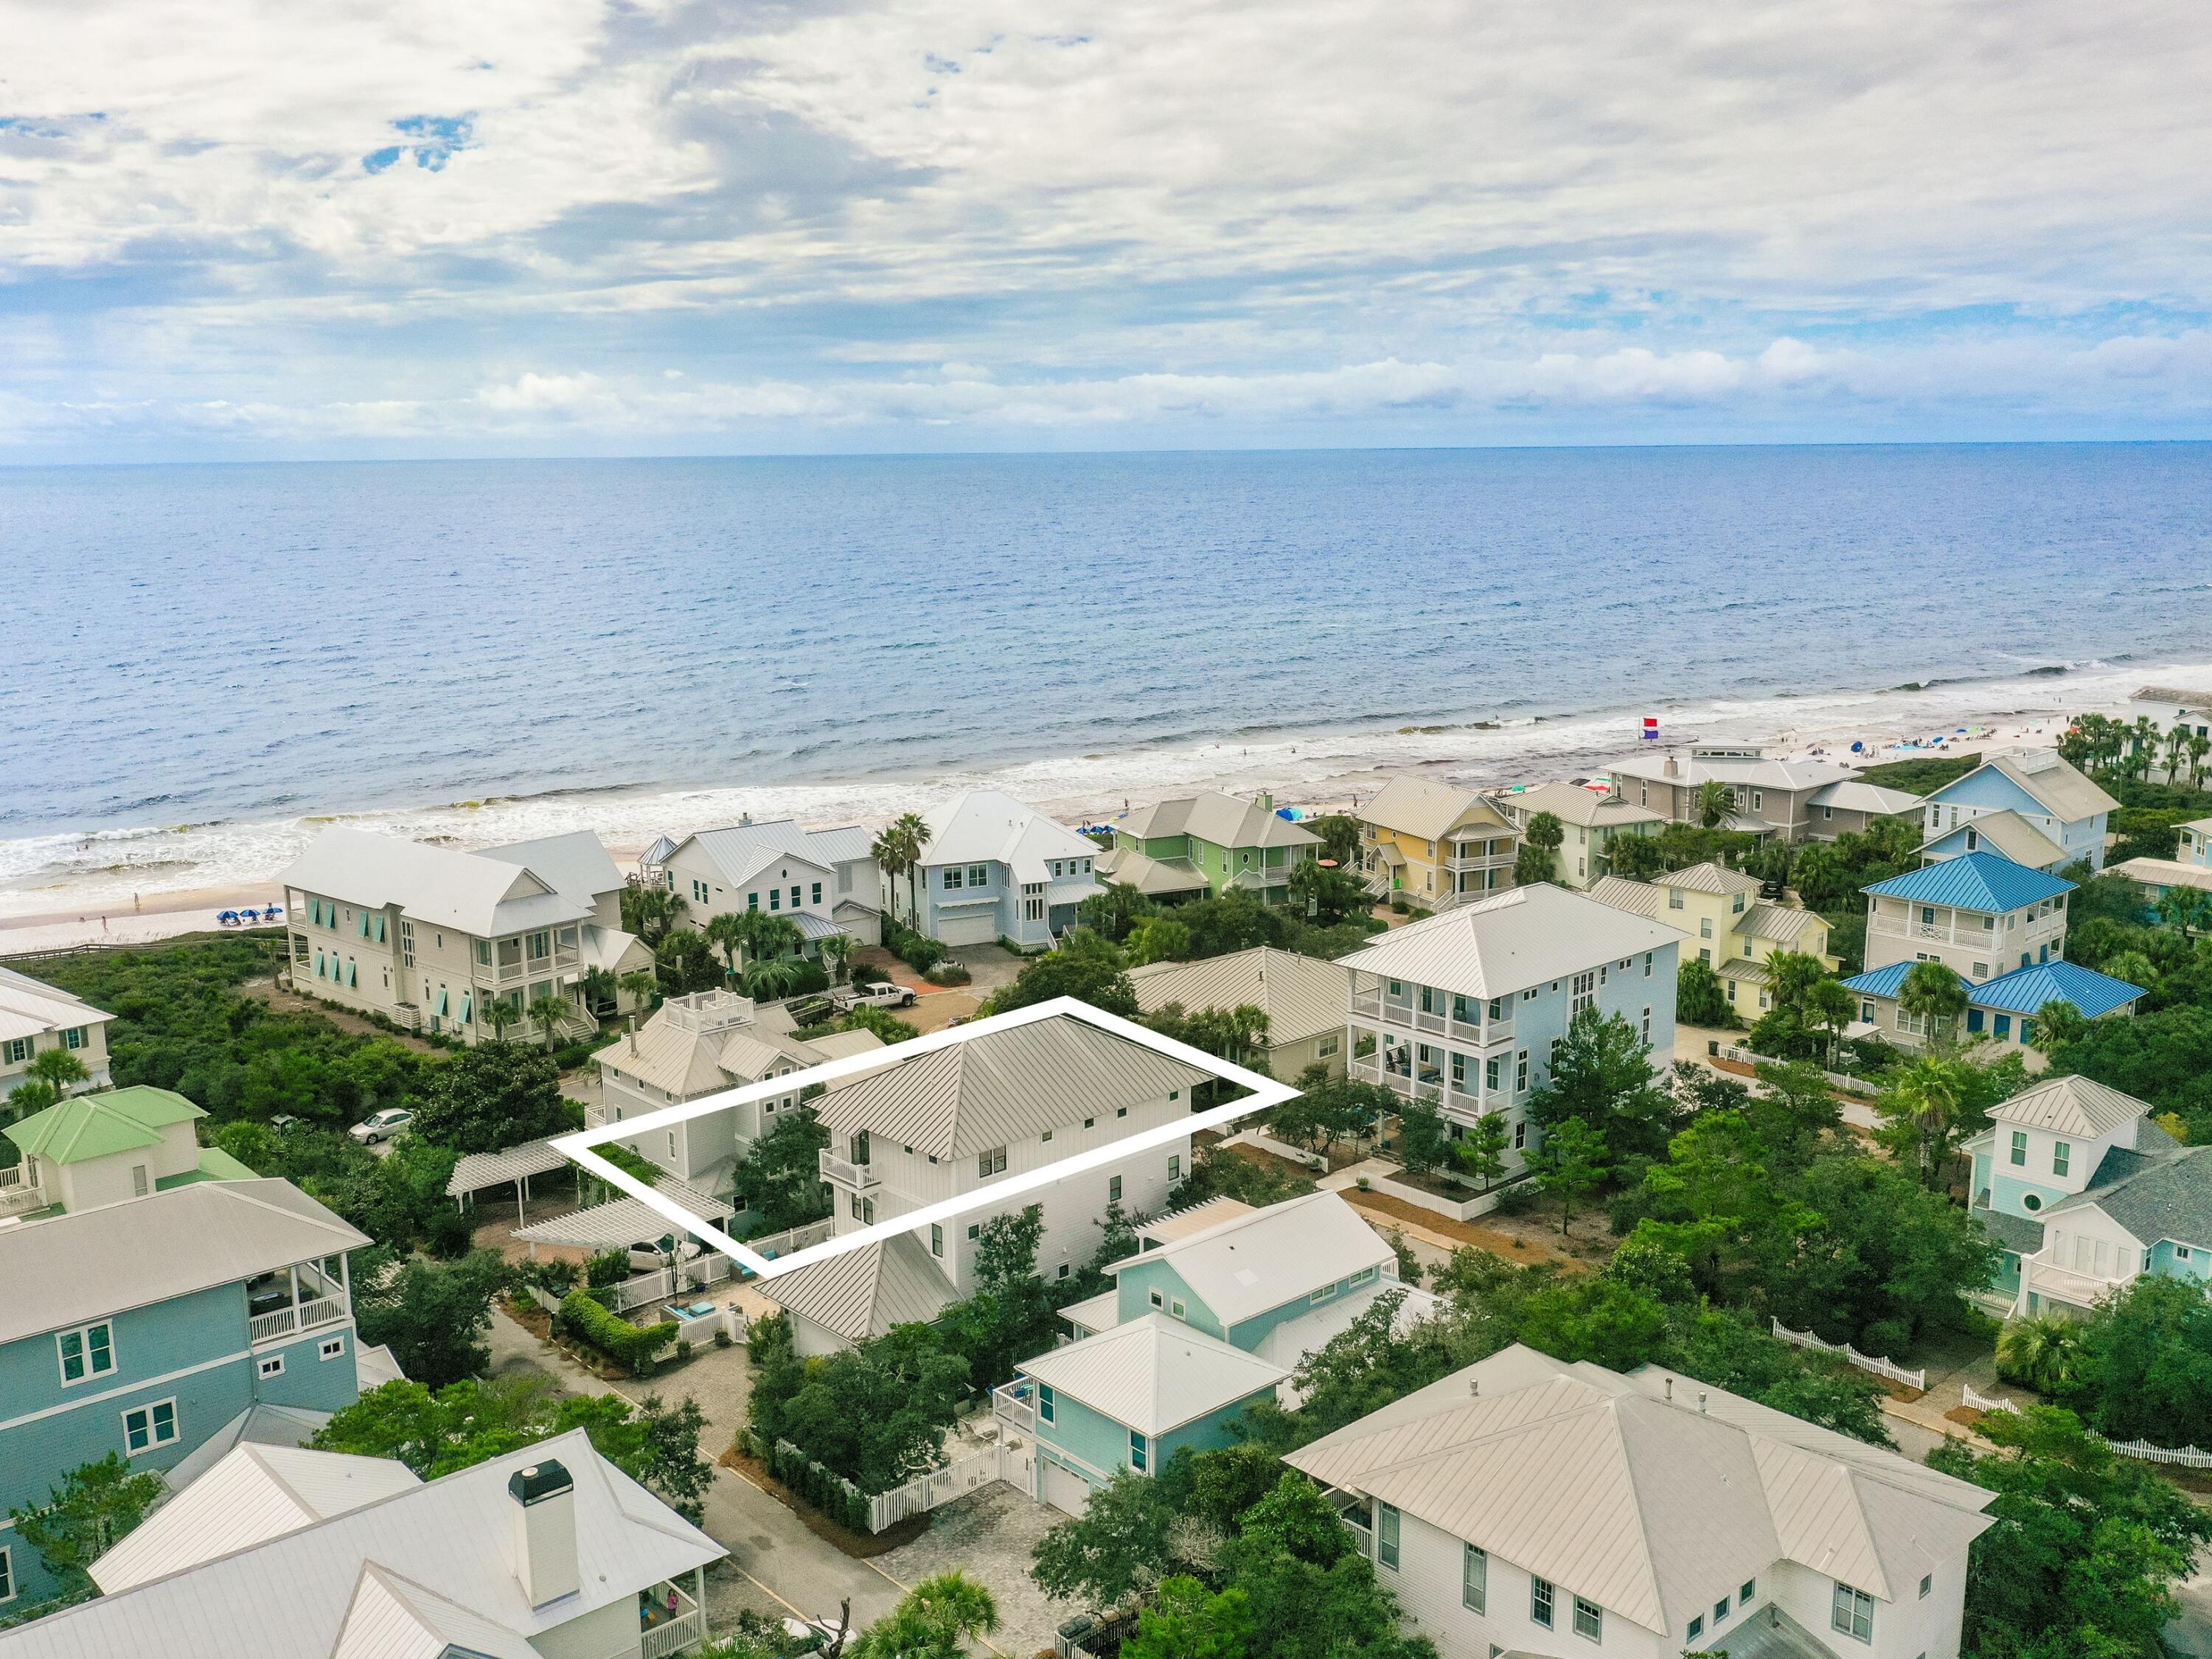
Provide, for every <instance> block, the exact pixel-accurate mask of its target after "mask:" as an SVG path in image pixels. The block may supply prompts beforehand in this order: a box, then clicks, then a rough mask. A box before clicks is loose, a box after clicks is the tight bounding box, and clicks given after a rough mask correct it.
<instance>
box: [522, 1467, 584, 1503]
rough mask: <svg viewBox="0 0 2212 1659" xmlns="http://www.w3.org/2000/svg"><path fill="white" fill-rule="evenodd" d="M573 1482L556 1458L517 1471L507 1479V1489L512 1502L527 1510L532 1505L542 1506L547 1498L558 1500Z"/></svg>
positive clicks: (571, 1486)
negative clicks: (512, 1499)
mask: <svg viewBox="0 0 2212 1659" xmlns="http://www.w3.org/2000/svg"><path fill="white" fill-rule="evenodd" d="M575 1484H576V1483H575V1482H574V1480H570V1479H569V1478H568V1470H567V1469H566V1468H563V1467H562V1463H561V1460H560V1459H559V1458H557V1457H549V1458H547V1459H545V1461H544V1462H541V1463H532V1465H531V1466H530V1467H529V1468H523V1469H517V1470H516V1471H515V1472H514V1473H513V1474H511V1475H509V1476H508V1477H507V1491H508V1492H510V1493H511V1494H513V1498H514V1501H515V1502H516V1503H518V1504H521V1505H522V1506H523V1507H524V1508H525V1509H528V1508H529V1507H530V1506H531V1505H532V1504H542V1503H544V1501H545V1500H546V1499H547V1498H558V1497H559V1496H560V1495H561V1494H562V1492H568V1491H569V1490H571V1489H572V1488H573V1487H574V1486H575Z"/></svg>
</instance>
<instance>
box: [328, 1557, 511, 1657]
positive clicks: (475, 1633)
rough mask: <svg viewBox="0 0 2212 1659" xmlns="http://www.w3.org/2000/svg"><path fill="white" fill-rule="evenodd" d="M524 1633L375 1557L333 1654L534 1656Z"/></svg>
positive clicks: (358, 1587) (358, 1585)
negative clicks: (473, 1610)
mask: <svg viewBox="0 0 2212 1659" xmlns="http://www.w3.org/2000/svg"><path fill="white" fill-rule="evenodd" d="M537 1652H538V1650H537V1649H535V1648H533V1647H532V1646H531V1645H530V1644H529V1643H528V1642H527V1641H526V1640H525V1639H524V1638H522V1637H521V1636H520V1635H519V1634H518V1633H517V1632H513V1631H511V1630H501V1628H500V1627H499V1626H496V1625H495V1624H493V1623H492V1622H491V1621H490V1620H489V1619H480V1618H478V1617H477V1615H476V1614H475V1613H471V1612H470V1611H469V1610H468V1609H467V1608H466V1607H463V1606H461V1605H460V1603H459V1602H458V1601H448V1600H447V1598H446V1597H444V1596H442V1595H439V1594H438V1593H437V1592H436V1591H435V1590H433V1589H426V1588H424V1587H423V1586H422V1585H421V1584H418V1583H415V1582H414V1581H413V1580H412V1579H409V1578H402V1577H400V1576H399V1575H398V1573H396V1572H392V1571H389V1570H388V1569H386V1568H384V1567H380V1566H378V1565H376V1564H375V1563H374V1562H373V1561H372V1562H370V1563H369V1564H368V1565H367V1566H364V1567H363V1568H362V1570H361V1578H360V1581H359V1583H356V1585H355V1586H354V1594H353V1605H352V1606H351V1607H348V1608H347V1609H346V1617H345V1625H344V1627H343V1629H342V1630H340V1631H339V1632H338V1639H337V1645H336V1646H334V1647H332V1648H331V1659H535V1656H536V1655H537Z"/></svg>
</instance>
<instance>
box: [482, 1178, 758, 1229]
mask: <svg viewBox="0 0 2212 1659" xmlns="http://www.w3.org/2000/svg"><path fill="white" fill-rule="evenodd" d="M701 1179H702V1180H703V1179H705V1176H703V1175H702V1176H701ZM653 1190H654V1191H655V1192H657V1193H659V1194H663V1195H665V1197H667V1198H668V1199H669V1200H671V1201H672V1202H674V1203H675V1204H677V1205H678V1206H679V1207H681V1208H683V1209H685V1210H688V1211H690V1212H691V1213H692V1214H693V1215H696V1216H697V1217H698V1218H700V1219H701V1220H702V1221H712V1222H714V1223H716V1224H717V1225H719V1224H720V1223H722V1222H725V1221H726V1220H728V1219H729V1218H730V1217H731V1216H732V1215H734V1214H736V1213H737V1212H736V1211H735V1210H734V1209H732V1207H731V1206H730V1204H729V1202H728V1200H725V1199H720V1198H716V1197H715V1196H714V1194H711V1193H708V1192H702V1190H701V1189H700V1188H697V1187H696V1186H694V1185H693V1184H692V1183H691V1182H688V1181H685V1180H683V1179H682V1178H680V1177H679V1176H672V1175H670V1174H668V1173H667V1172H666V1171H665V1170H663V1171H662V1172H661V1174H660V1176H659V1179H657V1180H656V1181H654V1182H653ZM671 1226H672V1224H671V1222H670V1221H669V1219H668V1218H667V1217H666V1216H665V1215H663V1214H661V1213H660V1212H659V1211H658V1210H656V1209H654V1208H653V1206H651V1205H650V1204H647V1202H646V1201H645V1200H643V1199H641V1198H617V1199H611V1200H609V1201H608V1202H606V1203H605V1204H593V1205H591V1206H587V1207H586V1208H584V1209H580V1210H570V1211H568V1212H566V1213H565V1214H562V1215H556V1216H548V1217H547V1218H545V1219H544V1220H543V1221H533V1222H532V1223H531V1224H530V1225H528V1226H527V1227H519V1228H517V1229H516V1230H515V1234H514V1236H515V1237H516V1238H518V1239H520V1241H521V1242H522V1243H525V1244H574V1245H577V1246H580V1247H583V1248H587V1249H616V1248H618V1247H620V1246H623V1245H626V1244H635V1243H640V1242H641V1241H642V1240H645V1239H648V1238H659V1237H661V1236H662V1235H664V1234H665V1233H667V1232H669V1231H671Z"/></svg>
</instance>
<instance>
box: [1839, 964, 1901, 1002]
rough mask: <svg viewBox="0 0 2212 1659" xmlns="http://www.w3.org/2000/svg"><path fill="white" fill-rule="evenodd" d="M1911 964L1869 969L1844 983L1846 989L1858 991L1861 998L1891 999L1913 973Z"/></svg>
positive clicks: (1854, 975) (1852, 976)
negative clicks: (1906, 977) (1908, 975)
mask: <svg viewBox="0 0 2212 1659" xmlns="http://www.w3.org/2000/svg"><path fill="white" fill-rule="evenodd" d="M1913 966H1914V964H1913V963H1909V962H1893V963H1890V964H1889V965H1888V966H1887V967H1886V968H1869V969H1867V971H1866V972H1864V973H1863V974H1853V975H1851V976H1850V978H1849V979H1847V980H1845V981H1844V989H1845V990H1846V991H1856V992H1857V993H1858V994H1859V995H1861V996H1866V997H1890V998H1894V997H1895V996H1896V995H1897V991H1898V987H1899V986H1901V985H1903V984H1904V983H1905V975H1907V974H1909V973H1911V971H1912V969H1913Z"/></svg>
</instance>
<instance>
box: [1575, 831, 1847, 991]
mask: <svg viewBox="0 0 2212 1659" xmlns="http://www.w3.org/2000/svg"><path fill="white" fill-rule="evenodd" d="M1590 896H1591V897H1592V898H1594V899H1595V900H1597V901H1598V902H1600V903H1601V904H1610V905H1613V907H1615V908H1618V909H1622V910H1627V911H1631V912H1632V913H1633V914H1635V915H1639V916H1644V917H1646V918H1648V919H1649V920H1650V921H1656V922H1661V923H1663V924H1664V925H1666V926H1667V927H1672V928H1674V930H1675V931H1676V932H1677V933H1680V934H1681V935H1682V960H1684V961H1686V962H1688V961H1693V960H1694V961H1697V962H1701V963H1705V966H1706V967H1708V968H1710V969H1712V970H1713V972H1714V973H1715V974H1717V975H1719V977H1720V981H1721V987H1722V991H1723V994H1725V995H1726V996H1727V998H1728V1000H1729V1006H1731V1007H1733V1008H1734V1009H1735V1011H1736V1012H1738V1013H1740V1014H1741V1015H1742V1016H1743V1017H1744V1018H1746V1019H1747V1020H1753V1019H1757V1018H1759V1015H1760V1014H1762V1013H1764V1012H1765V1011H1766V1010H1767V1009H1768V1008H1769V1007H1771V1006H1772V999H1771V997H1770V996H1769V994H1768V991H1767V979H1768V971H1767V962H1768V959H1769V958H1770V957H1772V956H1773V955H1774V953H1775V952H1776V951H1799V952H1801V953H1802V954H1803V955H1806V956H1809V957H1818V958H1819V960H1820V965H1821V966H1822V967H1824V968H1826V969H1827V970H1828V971H1829V972H1830V973H1833V972H1835V970H1836V968H1837V966H1838V963H1837V960H1836V958H1835V957H1832V956H1830V955H1829V954H1828V924H1827V922H1826V921H1824V920H1822V919H1821V918H1820V916H1818V915H1815V914H1814V912H1812V911H1810V910H1802V909H1799V908H1796V907H1795V906H1793V905H1787V904H1774V903H1771V902H1768V901H1766V900H1765V899H1762V898H1761V897H1759V883H1758V882H1757V881H1755V880H1753V878H1751V877H1749V876H1747V875H1745V874H1744V873H1743V872H1741V870H1730V869H1728V868H1727V867H1725V866H1722V865H1718V864H1693V865H1692V866H1690V867H1689V868H1688V869H1686V870H1671V871H1668V872H1667V873H1666V874H1665V875H1662V876H1657V877H1654V878H1652V879H1651V880H1650V881H1630V880H1627V879H1626V878H1623V877H1620V876H1606V877H1603V878H1601V879H1600V880H1599V881H1598V883H1597V884H1596V885H1595V886H1594V887H1592V888H1591V889H1590Z"/></svg>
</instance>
